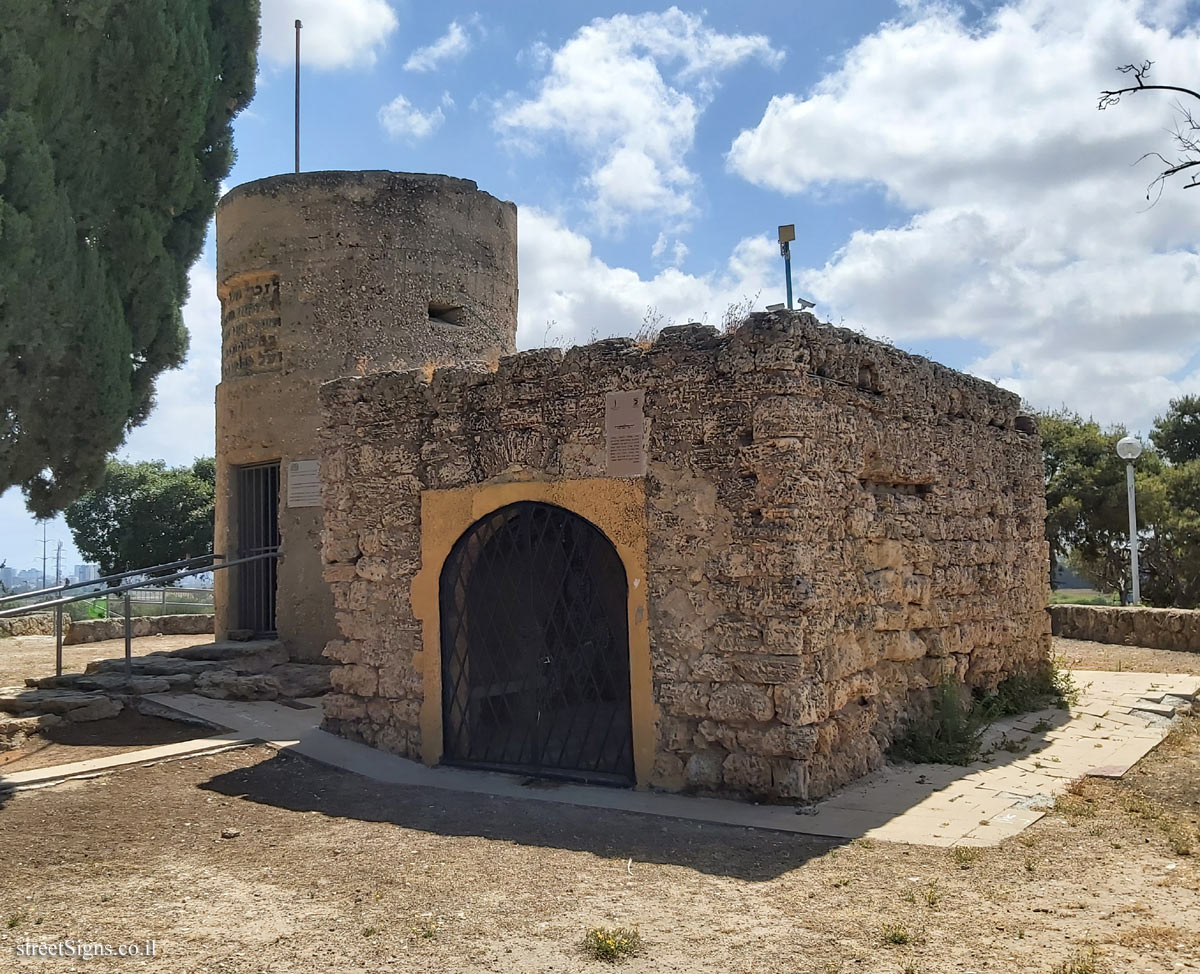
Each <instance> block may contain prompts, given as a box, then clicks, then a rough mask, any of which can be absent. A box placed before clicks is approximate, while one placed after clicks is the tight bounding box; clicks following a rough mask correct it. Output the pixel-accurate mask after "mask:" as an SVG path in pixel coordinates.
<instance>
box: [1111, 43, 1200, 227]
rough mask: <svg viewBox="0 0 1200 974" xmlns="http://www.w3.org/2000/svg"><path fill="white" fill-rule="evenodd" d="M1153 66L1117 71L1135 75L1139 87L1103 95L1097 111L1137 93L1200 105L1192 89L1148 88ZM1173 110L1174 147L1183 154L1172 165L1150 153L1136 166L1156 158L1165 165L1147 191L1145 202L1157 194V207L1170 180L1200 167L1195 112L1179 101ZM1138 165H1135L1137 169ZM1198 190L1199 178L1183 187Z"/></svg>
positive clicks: (1198, 94) (1145, 63) (1127, 66)
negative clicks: (1175, 118)
mask: <svg viewBox="0 0 1200 974" xmlns="http://www.w3.org/2000/svg"><path fill="white" fill-rule="evenodd" d="M1153 64H1154V62H1153V61H1143V62H1142V63H1141V64H1125V65H1122V66H1121V67H1119V68H1117V70H1118V71H1120V72H1121V73H1122V74H1132V75H1133V77H1134V80H1135V81H1136V82H1137V84H1135V85H1131V86H1129V87H1125V88H1116V89H1113V90H1112V91H1102V92H1100V101H1099V103H1098V104H1097V105H1096V107H1097V108H1098V109H1099V110H1100V111H1104V110H1105V109H1106V108H1111V107H1112V106H1113V105H1117V104H1119V103H1120V101H1121V96H1122V95H1128V94H1131V93H1133V92H1137V91H1174V92H1177V93H1178V94H1181V95H1190V96H1191V97H1192V98H1195V99H1196V100H1197V101H1200V91H1193V90H1192V89H1191V88H1181V87H1179V86H1178V85H1151V84H1147V83H1146V76H1147V75H1149V73H1150V67H1151V66H1152V65H1153ZM1174 108H1175V111H1176V113H1177V115H1178V116H1179V118H1178V121H1177V124H1176V126H1175V130H1174V132H1172V133H1171V137H1172V138H1173V139H1174V140H1175V144H1176V145H1177V146H1178V147H1179V149H1180V151H1181V153H1182V154H1181V156H1180V158H1178V159H1176V160H1175V161H1174V162H1171V161H1169V160H1168V159H1166V158H1165V157H1164V156H1163V155H1162V154H1161V153H1159V152H1147V153H1146V154H1145V155H1143V156H1142V157H1141V158H1140V159H1138V160H1137V162H1141V161H1142V160H1143V159H1148V158H1151V157H1153V158H1155V159H1158V161H1159V162H1161V163H1162V164H1163V169H1162V171H1161V172H1160V173H1159V174H1158V175H1157V176H1156V177H1155V178H1154V179H1152V180H1151V181H1150V185H1149V186H1147V187H1146V199H1150V197H1151V194H1152V193H1154V192H1155V190H1157V194H1156V195H1155V196H1154V200H1153V202H1154V203H1157V202H1158V200H1159V199H1161V198H1162V192H1163V187H1164V185H1165V184H1166V181H1167V180H1168V179H1170V178H1171V177H1172V176H1175V175H1178V174H1179V173H1181V172H1183V171H1184V170H1187V169H1192V168H1194V167H1196V166H1200V137H1198V136H1195V135H1192V134H1190V133H1192V132H1200V123H1198V122H1197V121H1196V118H1195V116H1194V115H1193V114H1192V112H1191V111H1190V110H1189V109H1188V108H1186V107H1185V106H1184V105H1183V104H1182V103H1181V102H1180V101H1179V100H1178V99H1176V100H1175V105H1174ZM1137 162H1135V163H1134V165H1137ZM1196 186H1200V175H1193V176H1192V179H1191V181H1190V182H1186V183H1184V184H1183V188H1184V189H1193V188H1194V187H1196ZM1151 205H1153V203H1152V204H1151Z"/></svg>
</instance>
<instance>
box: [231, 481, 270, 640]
mask: <svg viewBox="0 0 1200 974" xmlns="http://www.w3.org/2000/svg"><path fill="white" fill-rule="evenodd" d="M236 489H237V519H238V520H237V543H238V550H237V553H238V557H240V558H248V557H250V556H251V555H260V554H268V553H274V552H277V551H279V464H278V463H262V464H256V465H255V466H252V467H238V468H237V488H236ZM275 566H276V559H275V558H262V559H260V560H259V561H252V562H249V563H248V564H245V565H238V566H236V567H235V568H233V569H232V570H233V571H235V572H237V583H236V584H237V613H236V619H237V625H236V626H234V627H233V628H236V629H249V630H251V631H252V632H253V633H254V634H255V635H256V636H268V635H274V633H275V582H276V572H275Z"/></svg>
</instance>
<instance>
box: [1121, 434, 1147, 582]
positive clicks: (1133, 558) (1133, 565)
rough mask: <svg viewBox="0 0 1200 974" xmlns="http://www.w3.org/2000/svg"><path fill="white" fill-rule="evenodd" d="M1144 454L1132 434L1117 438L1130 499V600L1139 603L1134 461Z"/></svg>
mask: <svg viewBox="0 0 1200 974" xmlns="http://www.w3.org/2000/svg"><path fill="white" fill-rule="evenodd" d="M1141 455H1142V444H1141V443H1139V442H1138V441H1137V440H1136V439H1134V438H1133V437H1132V436H1123V437H1121V439H1119V440H1117V456H1119V457H1120V458H1121V459H1122V460H1124V461H1125V494H1126V497H1127V498H1128V500H1129V573H1130V576H1131V580H1132V584H1131V586H1130V592H1129V601H1130V604H1132V605H1137V604H1138V603H1139V602H1141V601H1142V580H1141V577H1140V574H1139V570H1138V530H1137V496H1136V493H1135V491H1134V485H1133V461H1134V460H1136V459H1137V458H1138V457H1140V456H1141Z"/></svg>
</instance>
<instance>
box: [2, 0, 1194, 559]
mask: <svg viewBox="0 0 1200 974" xmlns="http://www.w3.org/2000/svg"><path fill="white" fill-rule="evenodd" d="M1198 14H1200V4H1197V3H1195V2H1181V0H1156V2H1138V0H1088V2H1083V0H1078V2H1062V0H1016V2H1011V3H1006V4H1002V3H977V2H968V3H961V4H955V3H952V2H923V0H902V2H898V3H897V2H888V3H884V2H863V0H858V2H855V3H845V2H841V3H832V2H814V3H807V4H796V3H794V2H793V3H782V2H757V3H737V4H735V3H717V4H713V5H711V6H709V7H699V6H692V5H688V4H681V5H679V6H675V7H671V6H643V5H636V6H634V5H629V4H618V3H582V2H576V3H560V4H547V3H533V2H505V3H491V4H486V5H480V4H477V3H474V4H473V3H461V2H455V0H450V2H445V3H439V4H429V3H418V2H416V0H336V2H335V0H263V42H262V47H261V49H260V75H259V81H258V93H257V96H256V98H255V100H254V102H253V103H252V104H251V106H250V107H249V108H248V109H247V110H246V112H244V113H243V115H242V116H241V117H240V118H239V119H238V121H237V123H236V140H237V148H238V161H237V164H236V166H235V168H234V171H233V173H232V174H231V175H230V178H229V180H228V182H227V185H228V186H234V185H237V184H238V183H241V182H244V181H246V180H251V179H257V178H259V177H262V176H267V175H271V174H274V173H277V172H285V171H290V170H291V168H292V51H293V31H292V23H293V21H294V20H295V18H297V17H299V18H301V19H302V20H303V21H304V23H305V28H304V31H303V45H304V64H305V68H304V72H303V92H304V93H303V126H302V131H303V148H302V165H303V168H305V169H394V170H405V171H418V172H444V173H449V174H452V175H456V176H465V177H468V178H471V179H474V180H476V181H477V182H478V183H479V185H480V186H481V188H483V189H485V190H487V191H488V192H491V193H493V194H494V195H496V196H499V197H502V198H505V199H511V200H513V201H514V202H516V203H517V205H518V207H519V210H520V218H519V219H520V223H519V234H520V277H521V281H520V286H521V312H520V331H519V336H518V341H519V344H520V345H521V346H522V347H535V346H538V345H543V344H548V343H554V344H560V345H570V344H574V343H577V342H585V341H587V340H589V339H590V338H592V337H604V336H607V335H613V334H631V333H633V332H634V331H636V330H637V329H638V327H639V326H640V325H641V321H642V318H643V317H644V316H645V315H646V313H647V310H648V309H653V312H654V313H655V314H656V315H658V316H661V317H662V318H663V319H664V320H670V321H687V320H707V321H709V322H713V323H716V322H719V321H720V320H721V318H722V316H723V315H724V314H725V313H726V310H727V309H728V308H729V307H730V306H731V305H735V304H740V303H745V302H748V303H749V304H752V305H753V306H754V307H759V308H761V307H762V306H764V305H766V304H768V303H772V302H774V301H781V300H782V299H783V277H782V262H781V260H780V258H779V254H778V247H777V245H776V244H775V242H774V240H775V228H776V226H777V225H778V224H780V223H795V224H796V227H797V237H798V239H797V241H796V243H795V244H794V245H793V264H794V267H795V276H796V284H797V291H798V292H799V293H801V294H805V295H807V296H808V297H810V298H813V299H815V300H816V302H817V309H816V310H817V312H818V314H819V315H820V316H821V317H822V318H823V319H824V320H829V321H832V322H834V323H840V324H844V325H846V326H848V327H852V328H857V329H859V330H861V331H863V332H865V333H866V334H868V335H871V336H873V337H884V338H887V339H889V340H891V341H894V342H895V343H896V344H898V345H901V346H902V347H904V348H907V349H910V350H912V351H916V352H919V353H921V354H925V355H929V356H930V357H933V358H936V359H938V360H940V361H943V362H945V363H947V364H949V365H952V366H955V367H957V368H961V369H965V370H968V371H971V372H974V373H976V374H978V375H981V376H983V377H985V378H989V379H992V380H993V381H998V382H1000V383H1002V384H1003V385H1005V386H1007V387H1009V388H1012V389H1014V390H1015V391H1018V392H1020V393H1021V394H1022V395H1023V396H1025V397H1026V398H1027V399H1028V400H1029V401H1030V402H1031V403H1032V404H1033V405H1035V406H1038V407H1053V406H1058V405H1061V404H1064V403H1065V404H1066V405H1068V406H1070V407H1072V408H1074V409H1077V410H1078V411H1080V412H1082V413H1085V414H1091V415H1094V416H1095V417H1096V418H1097V419H1099V420H1101V421H1103V422H1124V423H1127V424H1129V425H1130V426H1131V427H1132V428H1134V429H1141V430H1146V429H1147V428H1148V427H1149V425H1150V423H1151V422H1152V420H1153V417H1154V415H1155V414H1156V413H1159V412H1161V411H1162V410H1163V409H1164V408H1165V407H1166V405H1167V402H1168V400H1169V399H1170V398H1171V397H1172V396H1177V395H1180V394H1182V393H1185V392H1189V391H1191V392H1194V391H1197V390H1198V389H1200V328H1197V309H1200V257H1198V256H1197V250H1196V247H1197V240H1198V239H1200V232H1198V231H1197V227H1200V195H1197V194H1196V193H1195V192H1183V191H1181V190H1180V189H1178V188H1171V187H1168V188H1167V190H1166V195H1165V197H1164V199H1163V200H1162V201H1161V202H1160V203H1159V204H1158V205H1157V206H1154V207H1149V208H1148V207H1147V206H1146V204H1145V200H1144V192H1145V189H1146V184H1147V183H1148V182H1149V181H1150V179H1151V178H1152V177H1153V175H1154V171H1153V170H1152V168H1150V167H1149V166H1148V165H1147V164H1143V165H1142V166H1135V165H1133V163H1134V162H1135V161H1136V160H1137V158H1138V157H1139V156H1140V155H1141V154H1142V153H1143V152H1146V151H1149V150H1152V149H1157V150H1160V151H1164V152H1169V150H1170V142H1169V136H1168V129H1169V128H1170V126H1171V125H1172V121H1173V115H1172V110H1171V101H1170V99H1169V98H1163V97H1156V96H1151V95H1139V96H1135V97H1133V98H1129V99H1126V102H1125V103H1124V104H1122V105H1120V106H1118V107H1116V108H1114V109H1111V110H1109V111H1106V112H1097V111H1096V94H1097V92H1098V91H1099V90H1100V89H1101V88H1105V87H1114V86H1116V85H1117V84H1118V83H1119V81H1120V79H1121V76H1119V75H1117V74H1116V72H1115V71H1114V70H1113V69H1114V68H1115V66H1116V65H1118V64H1122V63H1125V62H1128V61H1140V60H1142V59H1145V58H1151V59H1153V60H1154V61H1155V62H1156V64H1155V67H1154V78H1155V79H1157V80H1160V81H1164V82H1166V81H1172V80H1173V81H1175V82H1177V83H1182V84H1195V83H1196V82H1197V77H1196V65H1197V64H1200V34H1198V33H1197V27H1196V23H1197V21H1198V20H1200V17H1198V16H1197V15H1198ZM185 320H186V321H187V324H188V327H189V329H190V331H191V333H192V352H191V355H190V357H189V361H188V363H187V364H186V365H185V366H184V368H183V369H181V370H179V371H178V372H175V373H169V374H167V375H164V376H163V377H162V378H161V379H160V381H159V392H158V402H159V405H158V408H157V410H156V412H155V413H154V415H152V416H151V418H150V420H149V422H148V423H147V424H146V425H145V426H144V427H142V428H140V429H138V430H136V431H134V432H133V433H132V434H131V435H130V437H129V439H128V441H127V443H126V444H125V446H124V447H123V448H122V450H121V451H120V455H122V456H124V457H127V458H137V459H141V458H162V459H165V460H167V461H169V462H172V463H185V462H190V460H191V459H192V458H193V457H194V456H197V455H203V454H210V453H211V452H212V449H213V417H212V391H213V387H214V385H215V384H216V382H217V381H218V378H219V375H218V360H219V355H218V352H219V343H220V336H219V307H218V304H217V301H216V296H215V279H214V276H213V255H212V251H211V242H210V247H209V249H208V251H207V253H206V255H205V257H204V259H203V260H202V261H201V263H200V264H198V265H197V267H196V268H195V269H194V270H193V273H192V297H191V299H190V301H189V303H188V306H187V308H186V309H185ZM49 534H50V536H51V537H52V538H58V539H61V540H62V541H64V542H66V548H67V554H66V561H67V562H68V563H69V564H72V565H73V564H74V563H75V561H76V560H77V559H76V558H75V557H74V551H73V549H72V546H71V543H70V542H71V539H70V534H69V531H68V530H67V529H66V526H65V524H63V523H62V522H61V520H59V521H56V522H53V523H52V524H51V525H50V528H49ZM40 552H41V528H40V527H39V526H37V525H35V524H34V523H33V522H32V520H31V519H29V518H28V517H27V515H25V513H24V511H23V506H22V503H21V499H20V496H19V494H18V493H16V492H13V491H10V492H9V493H8V494H6V495H4V496H3V497H0V558H7V559H8V562H9V564H10V565H11V566H14V567H18V568H24V567H30V566H32V564H33V563H34V561H35V559H37V558H40Z"/></svg>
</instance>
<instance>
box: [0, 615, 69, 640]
mask: <svg viewBox="0 0 1200 974" xmlns="http://www.w3.org/2000/svg"><path fill="white" fill-rule="evenodd" d="M70 626H71V619H70V617H69V616H67V615H65V614H64V615H63V630H64V631H69V630H70ZM53 635H54V613H53V612H34V613H30V614H29V615H27V616H13V617H12V618H11V619H0V638H3V637H5V636H53Z"/></svg>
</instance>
